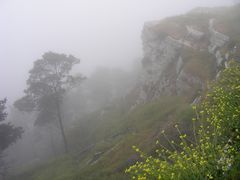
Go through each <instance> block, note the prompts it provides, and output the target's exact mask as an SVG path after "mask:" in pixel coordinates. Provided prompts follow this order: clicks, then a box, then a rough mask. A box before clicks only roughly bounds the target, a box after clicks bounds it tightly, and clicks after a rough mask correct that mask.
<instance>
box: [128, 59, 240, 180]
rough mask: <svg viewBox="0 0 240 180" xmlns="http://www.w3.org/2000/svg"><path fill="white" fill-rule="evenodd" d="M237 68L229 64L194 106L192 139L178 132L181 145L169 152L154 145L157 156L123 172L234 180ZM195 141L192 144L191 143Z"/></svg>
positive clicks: (239, 106)
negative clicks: (200, 100) (199, 102)
mask: <svg viewBox="0 0 240 180" xmlns="http://www.w3.org/2000/svg"><path fill="white" fill-rule="evenodd" d="M239 82H240V65H239V64H237V63H236V62H231V63H230V68H227V69H225V70H224V71H223V72H222V73H221V75H220V77H219V79H218V80H217V81H216V82H214V83H213V84H212V85H210V89H209V91H208V93H207V94H206V95H205V97H204V98H203V100H202V102H201V104H199V105H198V106H194V107H193V109H194V110H195V111H196V118H193V134H194V137H193V138H189V137H187V135H186V134H183V133H181V131H180V130H179V128H178V125H176V126H175V127H176V130H177V131H178V132H179V138H180V142H179V143H177V142H175V141H173V140H170V139H169V138H168V137H167V136H166V135H165V133H164V131H163V132H162V135H163V136H164V137H165V138H166V140H167V141H168V143H169V144H170V148H169V147H168V148H167V147H166V146H163V145H161V144H159V142H158V141H157V142H156V144H157V145H158V148H157V150H156V156H154V157H153V156H147V155H145V154H144V153H143V152H141V151H140V150H139V149H138V148H137V147H135V146H134V147H133V148H134V149H135V151H136V152H138V153H139V154H140V157H141V158H142V161H141V162H137V163H136V164H134V165H133V166H131V167H129V168H128V169H127V170H126V173H129V174H130V176H131V178H132V179H166V180H168V179H237V178H239V173H238V171H239V165H240V161H239V160H240V157H239V148H240V121H239V120H240V84H239ZM190 139H194V140H190Z"/></svg>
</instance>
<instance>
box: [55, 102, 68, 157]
mask: <svg viewBox="0 0 240 180" xmlns="http://www.w3.org/2000/svg"><path fill="white" fill-rule="evenodd" d="M56 106H57V116H58V121H59V125H60V130H61V135H62V139H63V144H64V151H65V153H68V143H67V138H66V136H65V132H64V128H63V123H62V116H61V111H60V104H59V100H57V101H56Z"/></svg>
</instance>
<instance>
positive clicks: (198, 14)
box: [12, 6, 240, 180]
mask: <svg viewBox="0 0 240 180" xmlns="http://www.w3.org/2000/svg"><path fill="white" fill-rule="evenodd" d="M239 19H240V7H239V6H234V7H228V8H197V9H195V10H193V11H191V12H189V13H187V14H185V15H181V16H176V17H170V18H166V19H164V20H161V21H156V22H148V23H145V25H144V28H143V32H142V40H143V50H144V57H143V59H142V66H143V72H142V74H141V77H140V78H139V82H138V84H137V86H136V88H135V89H134V91H132V92H131V93H130V94H129V95H128V96H126V98H123V99H122V100H119V101H116V102H115V103H113V104H111V105H110V106H108V107H105V108H103V109H101V110H99V111H96V112H94V113H91V114H89V115H87V116H85V117H84V118H81V119H79V120H78V121H77V122H76V123H75V126H74V127H73V128H71V129H69V130H68V133H67V136H68V139H69V140H70V145H71V153H70V154H69V155H67V156H65V157H61V158H58V159H57V160H53V161H52V162H49V163H48V164H42V165H39V166H37V167H33V168H32V169H31V170H29V168H27V170H23V172H24V173H22V174H21V175H17V176H16V177H12V179H24V180H47V179H52V180H65V179H69V180H71V179H92V180H95V179H104V180H105V179H127V178H128V177H127V176H126V175H125V173H124V170H125V169H126V167H128V166H129V165H130V164H133V163H134V162H135V161H136V160H138V156H136V154H135V152H134V151H133V150H132V146H134V145H137V146H138V147H140V148H141V149H142V150H144V152H147V153H149V154H153V152H154V151H153V150H154V148H155V146H156V144H155V142H156V140H157V139H160V140H161V141H162V142H163V143H164V139H163V138H162V137H161V131H162V130H163V129H165V130H166V134H168V135H169V136H171V137H172V138H175V137H176V136H177V133H176V132H175V131H174V130H173V129H174V128H173V124H175V123H176V122H177V123H179V124H180V125H181V129H182V130H183V132H184V131H185V132H186V133H187V134H191V132H192V131H191V123H190V121H191V118H192V117H193V116H194V113H193V112H192V110H191V106H190V105H191V104H192V103H197V102H198V101H199V99H200V97H201V94H202V93H204V91H205V90H206V89H207V83H208V82H209V81H211V80H214V79H215V78H217V77H218V72H219V71H221V70H222V69H223V68H226V67H228V61H229V60H231V59H235V60H239V61H240V21H239Z"/></svg>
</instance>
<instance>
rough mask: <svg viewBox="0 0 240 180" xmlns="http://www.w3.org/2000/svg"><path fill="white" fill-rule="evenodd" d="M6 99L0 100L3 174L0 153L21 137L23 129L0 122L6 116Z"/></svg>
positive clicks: (0, 172) (0, 139)
mask: <svg viewBox="0 0 240 180" xmlns="http://www.w3.org/2000/svg"><path fill="white" fill-rule="evenodd" d="M6 102H7V99H3V100H0V123H1V124H0V175H1V176H5V168H4V163H3V162H2V161H1V160H2V159H1V157H2V153H3V151H4V150H5V149H7V148H8V147H9V146H10V145H12V144H13V143H15V142H16V141H17V139H19V138H21V135H22V133H23V129H22V128H21V127H15V126H14V125H12V124H11V123H2V122H3V121H4V120H5V119H6V117H7V113H6V111H5V109H6V106H5V105H6Z"/></svg>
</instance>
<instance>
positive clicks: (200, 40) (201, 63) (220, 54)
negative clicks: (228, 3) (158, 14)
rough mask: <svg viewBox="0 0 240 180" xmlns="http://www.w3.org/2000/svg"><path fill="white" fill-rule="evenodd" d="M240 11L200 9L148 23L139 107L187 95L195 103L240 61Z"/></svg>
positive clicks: (145, 30)
mask: <svg viewBox="0 0 240 180" xmlns="http://www.w3.org/2000/svg"><path fill="white" fill-rule="evenodd" d="M239 10H240V7H239V6H234V7H228V8H197V9H195V10H193V11H191V12H189V13H187V14H185V15H181V16H176V17H171V18H166V19H163V20H161V21H154V22H147V23H145V25H144V28H143V31H142V42H143V52H144V53H143V54H144V57H143V58H142V67H143V72H142V75H141V78H140V81H139V84H138V100H137V102H138V103H142V102H146V101H151V100H153V99H155V98H158V97H159V96H163V95H170V96H171V95H186V96H187V97H188V98H189V100H192V101H193V100H194V99H195V98H196V97H197V96H198V92H199V91H202V90H203V89H205V87H206V82H207V81H209V80H212V79H214V78H216V77H217V74H218V72H219V71H220V70H221V69H223V68H226V67H227V62H228V61H229V60H230V59H233V58H234V59H236V60H237V59H238V55H237V54H238V53H239V51H240V50H239V47H240V46H239V44H240V43H239V42H240V21H239V19H240V13H239V12H240V11H239ZM237 19H238V20H237ZM239 54H240V53H239Z"/></svg>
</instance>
